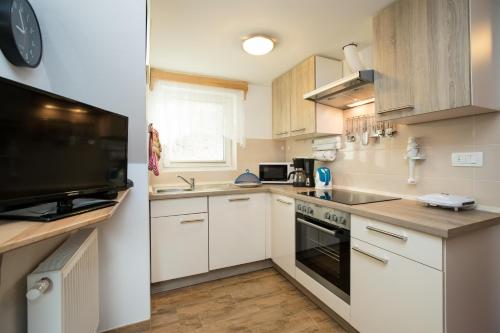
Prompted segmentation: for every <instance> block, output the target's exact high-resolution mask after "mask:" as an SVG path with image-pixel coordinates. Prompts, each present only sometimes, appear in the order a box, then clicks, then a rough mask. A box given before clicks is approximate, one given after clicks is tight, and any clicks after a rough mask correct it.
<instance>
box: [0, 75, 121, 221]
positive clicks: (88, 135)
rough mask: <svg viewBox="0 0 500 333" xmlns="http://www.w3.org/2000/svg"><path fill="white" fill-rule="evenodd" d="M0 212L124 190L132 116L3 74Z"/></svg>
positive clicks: (0, 113) (0, 138)
mask: <svg viewBox="0 0 500 333" xmlns="http://www.w3.org/2000/svg"><path fill="white" fill-rule="evenodd" d="M0 101H1V105H0V211H5V210H7V209H10V208H11V207H21V206H23V205H29V204H33V203H41V202H50V201H58V200H63V199H65V198H74V197H78V196H89V195H92V194H96V193H103V192H108V191H112V190H116V189H121V188H125V186H126V183H127V140H128V118H127V117H125V116H122V115H118V114H115V113H112V112H108V111H105V110H102V109H99V108H96V107H93V106H90V105H86V104H83V103H79V102H75V101H73V100H70V99H67V98H64V97H61V96H57V95H54V94H50V93H48V92H44V91H41V90H38V89H34V88H32V87H29V86H25V85H22V84H19V83H16V82H14V81H10V80H6V79H3V78H0Z"/></svg>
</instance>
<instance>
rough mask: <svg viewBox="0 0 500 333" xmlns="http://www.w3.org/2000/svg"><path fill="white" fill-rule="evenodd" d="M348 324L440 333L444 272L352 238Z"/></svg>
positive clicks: (368, 332) (386, 331)
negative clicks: (349, 316) (349, 314)
mask: <svg viewBox="0 0 500 333" xmlns="http://www.w3.org/2000/svg"><path fill="white" fill-rule="evenodd" d="M351 325H352V326H354V328H356V329H357V330H358V331H360V332H362V333H401V332H405V333H422V332H426V333H437V332H443V273H442V272H441V271H439V270H437V269H434V268H431V267H429V266H426V265H422V264H420V263H417V262H415V261H413V260H410V259H407V258H404V257H402V256H399V255H397V254H394V253H392V252H389V251H386V250H383V249H381V248H379V247H376V246H373V245H371V244H368V243H366V242H363V241H360V240H357V239H354V238H352V239H351Z"/></svg>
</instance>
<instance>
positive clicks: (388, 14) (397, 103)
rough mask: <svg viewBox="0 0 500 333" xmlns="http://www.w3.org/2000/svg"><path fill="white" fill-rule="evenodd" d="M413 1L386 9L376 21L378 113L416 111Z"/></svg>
mask: <svg viewBox="0 0 500 333" xmlns="http://www.w3.org/2000/svg"><path fill="white" fill-rule="evenodd" d="M411 7H412V0H400V1H397V2H395V3H393V4H391V5H389V6H388V7H386V8H384V9H383V10H382V11H381V12H380V13H379V14H378V15H377V16H376V17H375V18H374V20H373V67H374V70H375V97H376V98H375V109H376V110H377V112H378V113H386V112H393V111H398V110H408V109H412V108H413V107H414V100H413V94H412V73H411V69H412V57H413V54H412V51H411V46H410V43H411V42H412V40H411V26H410V23H411V21H410V18H411V15H412V13H411Z"/></svg>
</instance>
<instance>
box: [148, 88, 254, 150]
mask: <svg viewBox="0 0 500 333" xmlns="http://www.w3.org/2000/svg"><path fill="white" fill-rule="evenodd" d="M149 97H150V99H149V106H148V108H149V112H150V118H152V119H164V121H161V122H159V123H155V124H154V126H155V127H156V128H157V129H158V130H159V132H160V135H161V139H162V140H163V141H164V142H163V143H164V144H166V145H168V144H172V142H175V141H176V140H178V139H179V138H182V137H193V136H197V135H198V136H200V134H203V135H201V136H200V137H205V138H207V137H213V138H216V137H219V138H220V136H223V137H224V138H226V139H229V140H231V141H232V142H233V143H236V144H239V145H240V146H242V147H244V146H245V138H246V136H245V112H244V108H243V92H242V91H239V90H232V89H224V88H216V87H205V86H198V85H192V84H183V83H176V82H169V81H158V82H156V83H155V85H154V89H153V91H152V92H150V96H149ZM200 131H201V133H200Z"/></svg>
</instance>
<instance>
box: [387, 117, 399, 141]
mask: <svg viewBox="0 0 500 333" xmlns="http://www.w3.org/2000/svg"><path fill="white" fill-rule="evenodd" d="M396 132H397V131H396V124H395V123H393V122H392V121H389V122H387V123H386V125H385V136H389V137H392V136H394V134H396Z"/></svg>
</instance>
